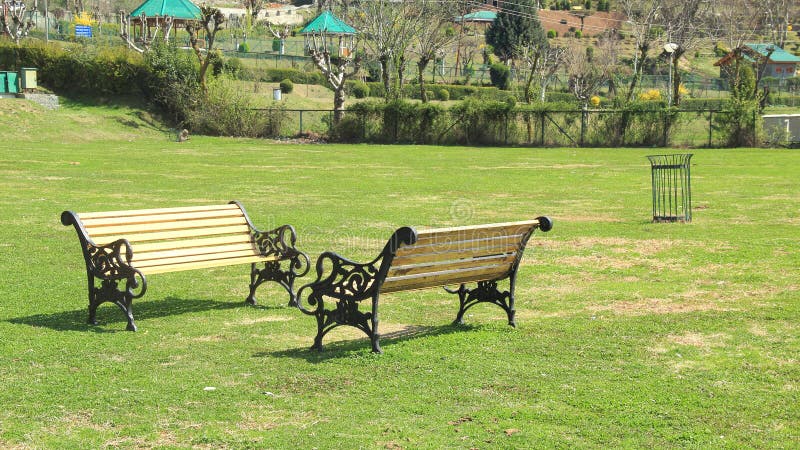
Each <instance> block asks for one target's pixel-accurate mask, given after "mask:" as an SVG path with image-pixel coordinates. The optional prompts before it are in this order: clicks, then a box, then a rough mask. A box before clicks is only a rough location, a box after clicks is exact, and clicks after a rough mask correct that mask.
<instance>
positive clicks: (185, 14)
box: [120, 0, 202, 51]
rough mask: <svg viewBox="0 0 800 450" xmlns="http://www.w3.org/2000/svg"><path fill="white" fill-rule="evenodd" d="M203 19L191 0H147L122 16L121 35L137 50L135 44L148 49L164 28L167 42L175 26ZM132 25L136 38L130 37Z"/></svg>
mask: <svg viewBox="0 0 800 450" xmlns="http://www.w3.org/2000/svg"><path fill="white" fill-rule="evenodd" d="M201 18H202V14H201V12H200V8H199V7H198V6H197V5H195V4H194V3H192V2H191V0H145V2H144V3H142V4H141V5H139V7H138V8H136V9H134V10H133V12H131V13H130V15H128V16H127V17H126V16H125V15H124V14H122V15H120V20H121V24H120V25H121V35H122V38H123V39H124V40H125V41H126V42H128V44H129V45H131V46H133V47H134V48H137V47H136V45H135V44H142V45H143V46H144V47H145V48H146V47H147V46H149V44H150V43H151V42H152V41H153V40H154V39H156V37H157V36H158V33H159V31H160V30H161V29H162V28H163V36H164V40H165V41H166V40H167V39H169V35H170V33H171V32H172V29H173V28H174V27H175V26H178V27H181V26H185V25H186V23H187V22H191V21H195V20H200V19H201ZM131 23H133V25H134V27H133V34H134V36H130V32H129V29H130V25H131ZM137 50H140V49H138V48H137ZM140 51H141V50H140Z"/></svg>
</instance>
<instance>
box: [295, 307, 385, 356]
mask: <svg viewBox="0 0 800 450" xmlns="http://www.w3.org/2000/svg"><path fill="white" fill-rule="evenodd" d="M310 304H312V305H315V306H316V308H315V310H314V311H307V310H302V311H303V312H305V313H306V314H313V315H314V317H315V318H316V319H317V335H316V336H315V337H314V344H313V345H312V346H311V349H312V350H322V338H323V337H325V335H326V334H328V332H329V331H331V330H332V329H334V328H336V327H339V326H342V325H349V326H351V327H355V328H358V329H359V330H361V331H363V332H364V333H365V334H366V335H367V336H368V337H369V338H370V342H371V343H372V351H373V352H375V353H383V351H382V350H381V345H380V335H379V334H378V315H377V308H378V299H377V297H376V298H374V299H373V303H372V312H371V313H364V312H361V311H359V310H358V302H357V301H355V300H351V299H342V300H336V309H333V310H328V309H325V305H324V302H323V300H322V298H318V297H315V298H313V299H311V301H310Z"/></svg>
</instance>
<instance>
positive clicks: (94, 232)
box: [84, 216, 247, 236]
mask: <svg viewBox="0 0 800 450" xmlns="http://www.w3.org/2000/svg"><path fill="white" fill-rule="evenodd" d="M229 225H247V221H246V220H245V219H244V217H242V216H240V217H229V218H223V219H198V220H182V221H176V222H163V223H144V224H135V225H112V226H104V227H84V228H85V229H86V232H87V233H89V235H90V236H108V235H113V234H122V235H127V234H132V233H147V232H155V231H169V230H186V229H191V228H208V227H219V226H229Z"/></svg>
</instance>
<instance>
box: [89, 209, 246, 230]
mask: <svg viewBox="0 0 800 450" xmlns="http://www.w3.org/2000/svg"><path fill="white" fill-rule="evenodd" d="M222 217H244V214H242V211H241V210H240V209H238V208H237V209H223V210H215V211H190V212H181V213H170V214H141V215H138V216H124V217H100V218H97V219H82V220H81V221H82V222H83V226H84V227H85V228H87V229H91V228H99V227H103V226H114V225H133V224H140V223H160V222H174V221H179V220H196V219H217V218H222Z"/></svg>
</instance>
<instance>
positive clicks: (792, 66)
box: [714, 44, 800, 78]
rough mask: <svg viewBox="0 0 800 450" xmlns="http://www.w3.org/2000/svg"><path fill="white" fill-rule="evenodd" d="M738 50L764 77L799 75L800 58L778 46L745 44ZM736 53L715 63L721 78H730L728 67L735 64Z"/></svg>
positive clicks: (731, 53) (733, 52) (729, 54)
mask: <svg viewBox="0 0 800 450" xmlns="http://www.w3.org/2000/svg"><path fill="white" fill-rule="evenodd" d="M737 50H738V51H739V53H740V54H741V55H742V56H743V57H744V59H745V60H746V61H748V62H750V63H751V64H753V66H755V68H756V69H757V70H759V71H760V70H763V71H764V73H763V76H764V77H774V78H791V77H794V76H797V75H798V70H797V66H798V65H800V57H798V56H795V55H793V54H791V53H789V52H787V51H786V50H784V49H782V48H780V47H778V46H777V45H772V44H744V45H743V46H741V47H739V48H738V49H737ZM770 52H771V53H770ZM736 53H737V52H736V51H732V52H730V53H728V54H727V55H725V56H724V57H723V58H722V59H720V60H719V61H717V62H715V63H714V65H715V66H717V67H719V76H720V77H721V78H727V77H728V72H729V70H728V67H729V65H730V64H731V63H732V62H733V59H734V57H735V55H736ZM767 55H769V59H767Z"/></svg>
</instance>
